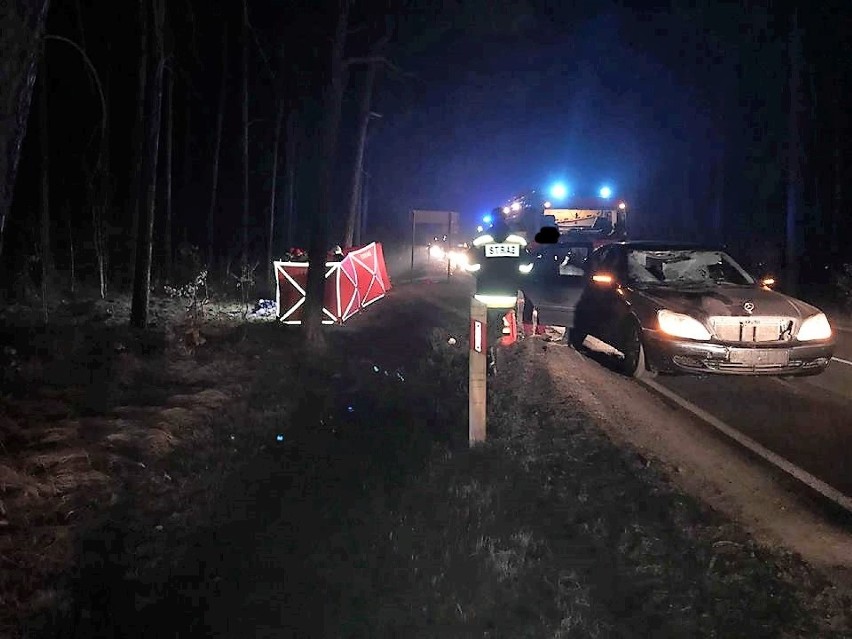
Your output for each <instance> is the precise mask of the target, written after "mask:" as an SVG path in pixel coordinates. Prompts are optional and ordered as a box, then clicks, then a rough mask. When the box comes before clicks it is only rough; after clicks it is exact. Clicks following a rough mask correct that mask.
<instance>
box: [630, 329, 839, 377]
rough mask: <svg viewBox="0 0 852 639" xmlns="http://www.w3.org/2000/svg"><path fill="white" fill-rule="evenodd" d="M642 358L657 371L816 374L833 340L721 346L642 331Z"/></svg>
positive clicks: (828, 358) (828, 355) (824, 364)
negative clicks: (643, 349) (808, 342)
mask: <svg viewBox="0 0 852 639" xmlns="http://www.w3.org/2000/svg"><path fill="white" fill-rule="evenodd" d="M643 336H644V345H645V357H646V358H647V360H648V362H649V363H650V365H651V368H653V369H654V370H658V371H660V372H669V373H691V374H709V373H715V374H722V375H815V374H818V373H821V372H822V371H823V370H825V368H826V367H827V366H828V364H829V362H830V361H831V357H832V355H833V354H834V341H825V342H819V343H815V344H803V343H793V344H789V345H788V344H781V345H778V344H762V343H757V344H749V345H744V344H721V343H714V342H695V341H692V340H685V339H678V338H672V337H669V336H666V335H664V334H662V333H660V332H658V331H648V330H646V331H644V335H643Z"/></svg>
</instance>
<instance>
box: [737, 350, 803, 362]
mask: <svg viewBox="0 0 852 639" xmlns="http://www.w3.org/2000/svg"><path fill="white" fill-rule="evenodd" d="M730 361H731V363H732V364H742V365H744V366H784V365H785V364H787V363H788V362H789V361H790V352H789V351H787V350H784V349H777V348H773V349H768V348H732V349H731V352H730Z"/></svg>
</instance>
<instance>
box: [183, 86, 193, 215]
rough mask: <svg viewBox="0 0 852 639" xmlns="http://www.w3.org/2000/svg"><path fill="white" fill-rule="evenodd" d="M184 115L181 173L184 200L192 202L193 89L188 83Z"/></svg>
mask: <svg viewBox="0 0 852 639" xmlns="http://www.w3.org/2000/svg"><path fill="white" fill-rule="evenodd" d="M185 100H186V101H185V103H184V105H183V108H184V117H183V124H184V129H183V172H182V174H181V177H182V178H183V179H182V182H181V184H182V186H183V193H182V194H181V201H182V202H190V201H191V200H192V195H191V193H192V186H193V184H192V179H193V176H192V168H193V157H192V89H191V88H190V87H189V85H188V84H187V87H186V94H185Z"/></svg>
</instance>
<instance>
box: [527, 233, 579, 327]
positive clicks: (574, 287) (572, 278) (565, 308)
mask: <svg viewBox="0 0 852 639" xmlns="http://www.w3.org/2000/svg"><path fill="white" fill-rule="evenodd" d="M590 252H591V246H590V245H589V244H588V243H571V244H559V245H555V246H553V247H551V248H550V249H549V250H547V251H545V252H543V254H542V258H541V259H540V260H538V261H539V264H537V265H536V266H537V268H533V272H532V273H531V274H530V275H531V277H530V278H529V279H528V280H526V281H525V282H524V284H523V286H522V290H523V293H524V297H525V299H527V300H529V302H530V303H531V305H532V306H533V307H534V308H535V309H536V310H537V311H538V322H539V323H540V324H545V325H548V326H563V327H565V328H573V327H574V315H575V310H576V307H577V302H578V300H579V299H580V295H581V293H582V291H583V287H584V285H585V268H584V266H585V262H586V256H587V255H588V254H589V253H590ZM525 311H526V309H525Z"/></svg>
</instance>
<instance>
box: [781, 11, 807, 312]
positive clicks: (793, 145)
mask: <svg viewBox="0 0 852 639" xmlns="http://www.w3.org/2000/svg"><path fill="white" fill-rule="evenodd" d="M788 55H789V65H790V67H789V73H790V76H789V93H790V104H789V111H788V129H787V135H788V138H787V215H786V238H787V243H786V251H785V253H786V255H785V258H786V274H785V278H784V279H785V284H786V289H787V292H789V293H790V294H792V295H795V294H797V292H798V289H799V273H800V264H799V257H800V248H801V247H800V238H799V233H800V224H799V215H800V207H801V199H802V164H801V153H802V150H801V146H802V145H801V139H802V136H801V127H802V117H801V114H802V66H803V62H802V50H801V35H800V33H799V24H798V15H797V12H796V11H795V10H794V12H793V16H792V24H791V27H790V37H789V44H788Z"/></svg>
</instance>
